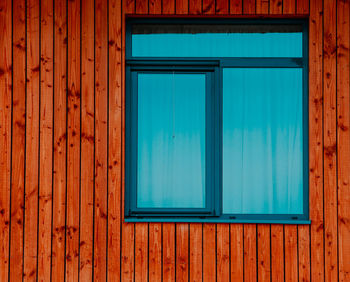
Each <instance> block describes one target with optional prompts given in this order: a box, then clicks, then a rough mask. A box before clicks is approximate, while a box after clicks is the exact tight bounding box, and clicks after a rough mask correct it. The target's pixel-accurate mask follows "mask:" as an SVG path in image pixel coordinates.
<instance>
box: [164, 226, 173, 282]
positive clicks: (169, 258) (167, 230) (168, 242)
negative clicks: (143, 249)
mask: <svg viewBox="0 0 350 282" xmlns="http://www.w3.org/2000/svg"><path fill="white" fill-rule="evenodd" d="M162 248H163V280H164V281H169V282H170V281H175V224H174V223H163V246H162Z"/></svg>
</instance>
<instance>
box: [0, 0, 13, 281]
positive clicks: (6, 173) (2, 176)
mask: <svg viewBox="0 0 350 282" xmlns="http://www.w3.org/2000/svg"><path fill="white" fill-rule="evenodd" d="M0 32H1V33H2V40H0V50H2V53H1V56H0V70H1V74H0V92H1V96H0V105H1V106H0V152H1V154H0V187H2V188H1V189H0V211H1V215H0V238H2V240H1V241H0V281H7V280H8V279H9V273H8V267H9V250H10V245H9V236H10V214H11V211H10V199H11V198H10V197H11V196H10V195H11V134H12V130H11V112H12V46H11V45H12V38H11V36H12V1H10V0H6V1H1V2H0Z"/></svg>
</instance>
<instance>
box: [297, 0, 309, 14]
mask: <svg viewBox="0 0 350 282" xmlns="http://www.w3.org/2000/svg"><path fill="white" fill-rule="evenodd" d="M296 1H297V14H300V15H307V14H309V0H296Z"/></svg>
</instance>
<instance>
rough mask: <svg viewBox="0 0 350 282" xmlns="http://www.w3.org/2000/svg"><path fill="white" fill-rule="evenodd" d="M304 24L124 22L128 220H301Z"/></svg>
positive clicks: (304, 202) (304, 197)
mask: <svg viewBox="0 0 350 282" xmlns="http://www.w3.org/2000/svg"><path fill="white" fill-rule="evenodd" d="M307 37H308V36H307V23H306V21H304V20H299V19H298V20H264V21H262V20H227V19H225V20H214V19H206V20H203V19H191V20H190V19H167V20H165V19H130V20H129V21H128V24H127V30H126V101H125V103H126V131H125V140H126V146H125V147H126V162H125V168H126V169H125V184H126V185H125V219H126V220H127V221H188V222H189V221H203V222H211V221H212V222H271V223H273V222H284V223H288V222H297V223H303V222H305V223H306V222H308V217H309V215H308V214H309V211H308V57H307V46H308V42H307Z"/></svg>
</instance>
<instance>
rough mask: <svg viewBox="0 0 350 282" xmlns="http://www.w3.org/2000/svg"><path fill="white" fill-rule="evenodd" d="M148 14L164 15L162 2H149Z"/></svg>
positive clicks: (159, 0)
mask: <svg viewBox="0 0 350 282" xmlns="http://www.w3.org/2000/svg"><path fill="white" fill-rule="evenodd" d="M148 2H149V3H148V10H149V11H148V13H149V14H150V15H155V14H161V13H162V1H161V0H149V1H148Z"/></svg>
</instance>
